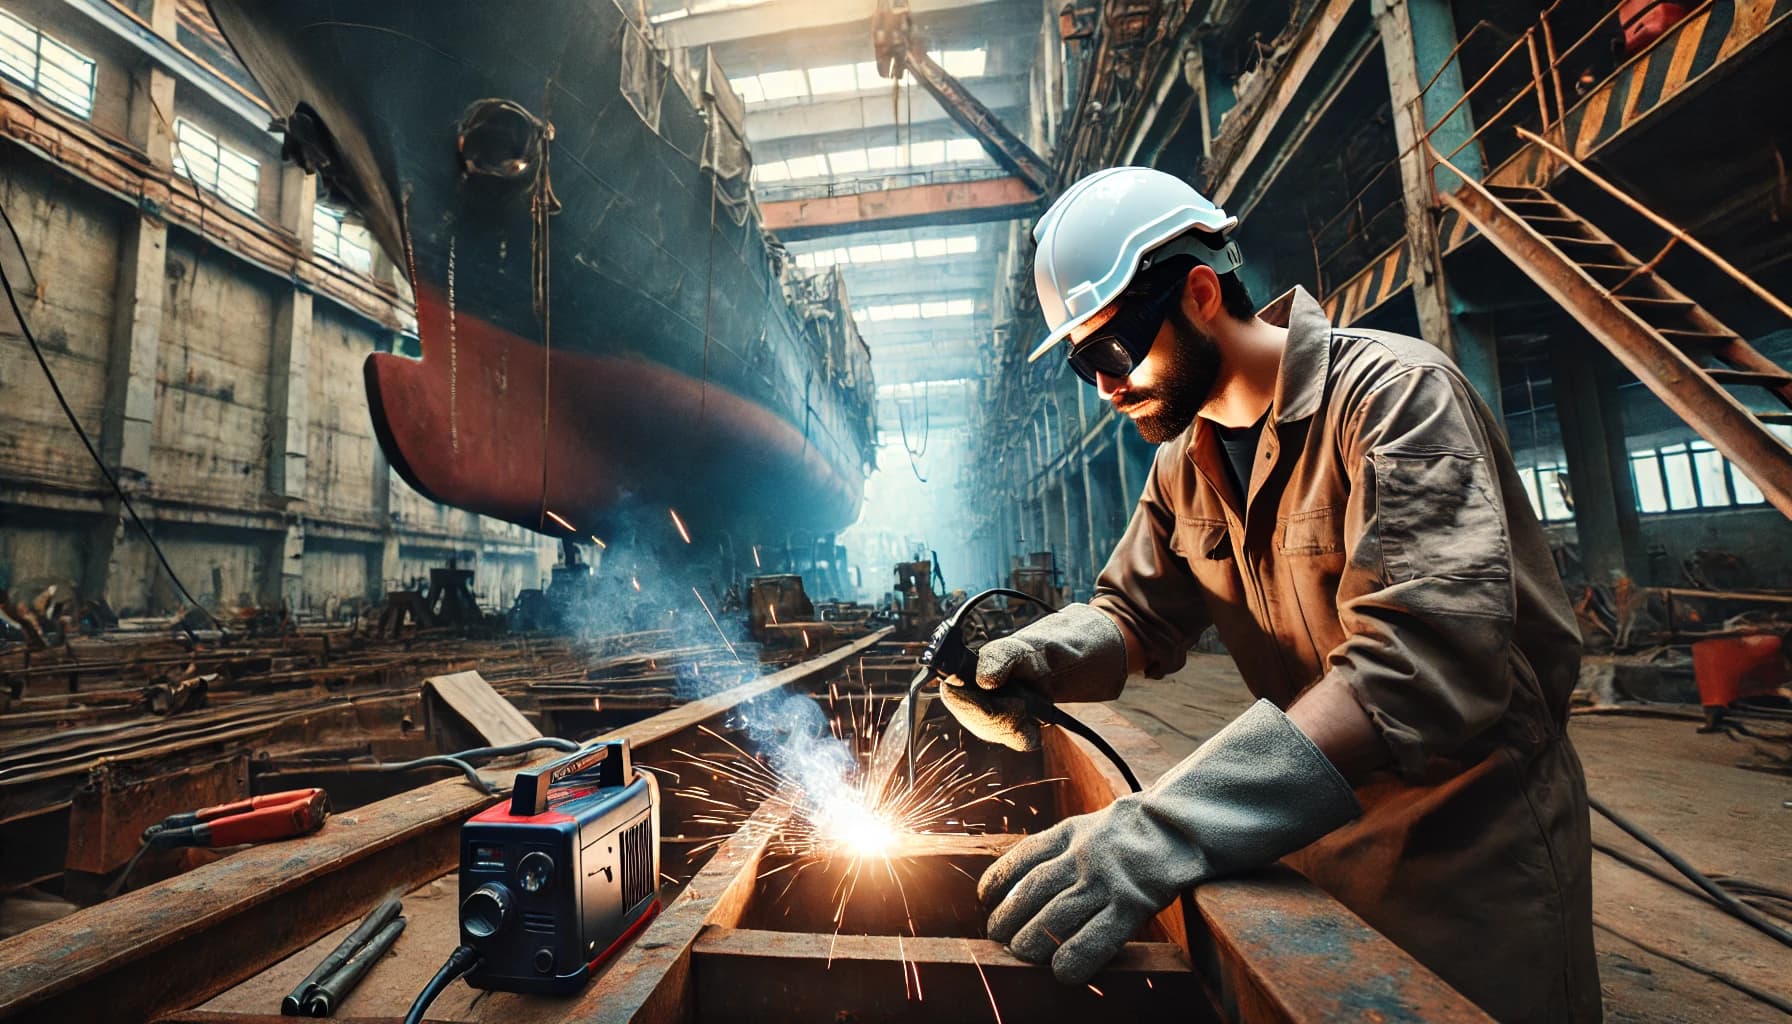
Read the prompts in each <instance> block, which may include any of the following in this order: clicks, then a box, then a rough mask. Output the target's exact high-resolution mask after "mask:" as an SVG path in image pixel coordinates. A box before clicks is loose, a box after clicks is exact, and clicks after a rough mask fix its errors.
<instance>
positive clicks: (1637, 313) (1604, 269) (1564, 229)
mask: <svg viewBox="0 0 1792 1024" xmlns="http://www.w3.org/2000/svg"><path fill="white" fill-rule="evenodd" d="M1440 198H1441V199H1442V200H1443V201H1444V202H1445V203H1447V204H1448V205H1450V206H1451V207H1453V208H1454V209H1456V210H1457V211H1458V212H1459V213H1461V214H1462V216H1464V217H1465V218H1467V219H1468V221H1469V223H1471V224H1473V225H1474V226H1475V227H1476V229H1478V230H1479V231H1480V232H1481V234H1482V235H1483V236H1485V237H1486V238H1487V240H1488V241H1489V242H1491V243H1493V246H1494V248H1496V249H1498V250H1499V251H1500V252H1502V253H1504V254H1505V255H1506V256H1507V257H1508V258H1510V259H1511V260H1512V261H1513V262H1514V263H1516V264H1517V265H1518V268H1519V269H1520V270H1522V271H1523V272H1524V273H1525V275H1526V276H1527V277H1529V278H1530V279H1531V280H1532V281H1533V282H1535V283H1536V284H1537V286H1538V287H1539V288H1542V289H1543V291H1544V292H1545V293H1547V294H1548V295H1549V296H1550V297H1551V298H1553V299H1555V300H1556V302H1558V303H1560V304H1561V306H1562V308H1563V309H1565V310H1567V311H1568V313H1569V314H1570V315H1572V316H1573V317H1574V318H1575V319H1576V320H1577V321H1579V322H1580V324H1581V326H1583V327H1585V328H1586V330H1587V331H1588V333H1590V334H1592V335H1593V337H1595V338H1597V339H1598V340H1599V342H1600V343H1601V344H1603V345H1604V346H1605V347H1606V348H1607V349H1609V350H1610V351H1611V353H1612V354H1613V355H1614V356H1617V357H1618V361H1619V362H1621V363H1623V364H1624V366H1625V367H1626V368H1628V369H1629V370H1630V372H1631V373H1633V374H1635V375H1636V378H1637V379H1638V380H1640V381H1642V382H1643V383H1644V384H1645V385H1647V386H1648V388H1649V390H1650V391H1653V392H1654V393H1655V395H1656V397H1657V398H1660V399H1661V400H1662V402H1663V403H1665V404H1666V405H1667V406H1668V408H1670V409H1672V410H1673V411H1674V412H1675V413H1676V414H1677V415H1679V417H1680V418H1681V419H1683V420H1685V421H1686V423H1687V425H1688V426H1691V427H1692V428H1693V430H1695V431H1697V432H1698V434H1699V436H1700V437H1703V438H1704V439H1705V440H1707V441H1709V442H1710V443H1711V446H1712V447H1714V448H1716V449H1717V450H1718V451H1719V452H1721V453H1722V454H1723V456H1724V457H1725V458H1727V459H1729V460H1730V461H1731V462H1732V463H1734V464H1735V465H1736V468H1737V469H1739V470H1741V471H1742V473H1743V475H1745V476H1747V477H1748V478H1749V480H1751V481H1752V482H1753V483H1754V485H1755V486H1756V487H1758V488H1760V490H1761V493H1762V494H1763V495H1765V496H1766V497H1767V500H1768V501H1769V502H1771V503H1772V504H1773V506H1774V507H1775V508H1777V509H1779V510H1780V511H1781V512H1783V513H1785V514H1786V515H1787V516H1792V447H1788V446H1787V445H1786V444H1785V443H1784V442H1782V441H1781V440H1780V439H1779V438H1778V437H1776V436H1774V434H1773V433H1772V432H1771V431H1769V430H1768V429H1767V427H1768V425H1769V424H1792V411H1785V412H1777V411H1776V412H1764V413H1757V412H1754V411H1751V410H1750V409H1749V408H1748V407H1747V406H1745V405H1743V404H1742V403H1741V402H1740V401H1738V400H1737V399H1736V396H1734V395H1732V394H1731V393H1730V391H1729V390H1728V386H1742V387H1756V388H1763V389H1765V390H1767V391H1768V393H1770V394H1771V395H1773V396H1774V397H1775V398H1776V399H1778V400H1779V402H1780V403H1781V404H1782V405H1784V406H1786V408H1787V410H1792V373H1788V372H1787V371H1786V370H1785V369H1784V368H1782V367H1780V366H1779V365H1778V364H1776V363H1774V362H1773V361H1772V360H1770V359H1768V358H1767V357H1766V356H1763V355H1762V354H1761V353H1759V352H1757V351H1755V349H1754V348H1753V347H1751V346H1750V345H1749V344H1748V342H1746V341H1744V340H1743V339H1742V337H1741V335H1738V334H1737V333H1736V332H1735V331H1732V330H1730V329H1729V328H1728V327H1725V326H1724V325H1723V323H1722V322H1720V321H1719V320H1718V319H1717V318H1716V317H1714V316H1712V315H1711V314H1710V312H1708V311H1707V310H1705V309H1704V308H1703V307H1701V306H1700V305H1699V304H1698V303H1696V302H1694V301H1692V300H1691V299H1689V298H1687V297H1686V295H1685V294H1683V293H1682V292H1680V291H1679V290H1678V289H1676V288H1674V287H1673V286H1672V285H1670V284H1669V283H1668V282H1667V281H1665V280H1663V279H1662V277H1661V275H1659V274H1657V273H1656V272H1655V269H1654V267H1653V266H1651V265H1649V264H1646V263H1644V262H1643V261H1642V260H1639V259H1637V258H1636V257H1635V256H1634V255H1632V254H1631V253H1630V252H1629V251H1628V250H1626V249H1625V248H1624V247H1623V246H1621V245H1619V244H1618V243H1617V242H1614V241H1613V240H1612V239H1611V237H1610V236H1608V235H1606V234H1605V232H1603V231H1601V230H1599V228H1598V227H1596V226H1595V225H1594V224H1592V223H1591V222H1590V221H1588V220H1587V219H1586V218H1585V217H1582V216H1580V215H1579V214H1577V213H1575V212H1574V211H1573V210H1571V209H1569V208H1568V207H1566V206H1564V205H1563V204H1562V203H1561V201H1560V200H1558V199H1556V198H1555V197H1554V196H1552V195H1550V194H1549V193H1548V192H1546V191H1544V190H1543V189H1541V188H1536V187H1532V186H1511V185H1485V184H1482V183H1481V182H1477V181H1464V183H1463V185H1462V187H1461V188H1459V189H1456V190H1455V191H1445V192H1441V194H1440Z"/></svg>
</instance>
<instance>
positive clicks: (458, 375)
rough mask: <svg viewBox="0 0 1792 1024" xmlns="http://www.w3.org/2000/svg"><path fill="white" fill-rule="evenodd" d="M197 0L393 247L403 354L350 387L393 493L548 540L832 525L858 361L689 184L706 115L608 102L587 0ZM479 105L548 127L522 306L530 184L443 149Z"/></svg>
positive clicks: (857, 415) (669, 93)
mask: <svg viewBox="0 0 1792 1024" xmlns="http://www.w3.org/2000/svg"><path fill="white" fill-rule="evenodd" d="M211 6H212V10H213V13H214V16H215V17H216V18H217V21H218V23H219V26H220V27H221V28H222V29H223V31H224V33H225V35H226V37H227V38H229V40H230V41H231V43H232V45H233V47H234V48H235V49H236V50H237V53H238V55H239V56H240V57H241V59H242V60H243V62H244V64H245V65H246V66H247V67H248V68H249V70H250V71H251V72H252V73H253V74H254V75H255V77H256V79H257V80H258V81H259V82H261V83H262V86H263V88H264V89H266V90H267V92H268V94H269V97H270V100H271V101H272V102H273V104H274V106H275V107H276V109H277V110H281V111H290V110H292V109H293V108H294V106H295V105H296V104H297V103H299V102H301V101H303V102H305V103H307V104H309V105H310V106H311V107H313V108H314V109H316V110H317V111H318V113H319V114H320V115H321V118H322V120H323V122H324V123H325V125H326V126H327V127H328V128H329V130H330V131H331V133H332V134H333V136H334V138H335V140H336V143H337V147H338V149H339V151H340V156H341V157H342V159H343V163H344V165H345V171H346V177H347V178H348V179H349V181H350V183H351V185H352V189H351V190H352V191H353V192H354V193H356V198H357V203H358V205H359V206H360V207H361V208H362V211H363V213H364V214H365V215H366V216H367V218H368V221H369V224H370V225H371V226H372V228H373V230H374V232H375V234H376V236H377V237H378V238H379V240H380V242H381V244H382V245H383V247H384V248H385V249H386V250H387V252H388V253H389V254H391V255H392V257H393V259H394V260H395V261H397V262H399V263H400V265H408V266H409V267H410V276H411V279H412V284H413V287H414V289H415V291H416V295H417V298H418V330H419V334H420V335H421V339H422V345H423V357H422V359H421V360H410V359H406V358H404V357H402V356H394V355H374V356H372V357H370V358H369V360H368V362H367V366H366V380H367V386H368V397H369V404H370V407H371V408H372V410H373V416H374V421H375V426H376V431H377V433H378V435H379V438H380V442H381V445H382V447H383V448H384V449H385V451H386V454H387V456H388V458H389V459H390V461H391V463H392V465H393V466H394V467H395V468H396V469H397V470H398V472H399V473H400V474H401V475H402V476H403V477H404V478H405V480H406V481H407V482H409V483H410V484H411V485H412V486H414V487H416V488H417V489H418V490H419V491H421V492H423V493H424V494H426V495H427V496H429V497H431V498H434V499H436V500H438V501H442V502H445V503H448V504H451V505H456V506H459V507H462V508H467V509H472V510H474V511H478V512H481V513H484V514H487V515H491V516H495V517H497V518H501V519H506V520H509V521H511V522H516V523H521V524H523V525H525V526H528V527H531V528H545V532H549V533H557V532H561V531H559V530H558V528H556V527H555V526H554V525H553V524H552V522H551V521H548V522H545V523H544V522H543V516H542V513H543V510H544V509H545V510H551V511H554V512H556V513H558V514H560V515H561V516H563V517H565V518H567V519H568V520H570V521H572V522H573V523H575V524H576V525H577V526H579V527H580V528H581V530H583V531H588V532H594V531H598V530H607V529H613V528H616V527H618V526H620V525H621V524H620V523H619V522H618V521H617V520H618V519H619V518H621V517H622V516H623V515H625V514H627V512H626V511H625V510H627V509H632V508H633V507H635V506H642V507H651V506H656V505H670V506H672V507H676V508H679V509H680V511H681V514H683V515H685V517H686V519H687V520H688V521H690V522H691V524H692V526H693V527H698V528H713V529H718V530H723V529H725V530H729V531H731V532H734V533H735V534H737V535H739V536H772V535H776V534H782V533H784V532H785V531H793V532H804V531H810V532H828V531H832V530H837V529H839V528H842V527H844V526H846V525H848V524H849V523H850V522H851V521H852V520H853V518H855V517H856V515H857V513H858V509H859V506H860V504H861V502H862V500H863V485H864V474H865V471H866V469H867V466H868V461H869V460H868V456H869V453H870V450H871V449H870V444H871V441H872V425H871V422H870V409H869V406H870V384H869V379H868V378H869V374H868V372H867V373H865V374H864V375H863V376H864V378H865V379H864V380H862V381H860V382H859V383H858V386H857V387H856V388H850V387H847V386H846V385H845V384H844V382H843V381H842V380H841V379H840V377H839V376H838V374H837V373H835V372H831V371H830V370H829V368H828V366H827V359H826V357H825V355H824V351H823V350H824V348H825V344H826V343H825V342H824V341H823V340H821V337H820V336H819V335H818V334H817V333H816V331H815V330H814V328H813V327H812V326H810V325H808V324H805V323H804V322H803V319H802V315H801V314H800V313H799V312H798V311H797V310H795V309H793V307H792V304H791V303H790V302H789V301H787V300H786V298H785V295H784V290H783V285H782V284H781V282H780V280H779V278H778V276H777V273H776V272H775V270H774V268H773V266H772V256H771V253H770V252H769V251H768V247H767V245H766V243H765V240H764V238H763V236H762V235H761V233H760V230H759V227H758V224H757V220H756V216H755V215H752V214H750V215H749V216H748V217H747V219H746V223H745V224H742V225H736V224H735V223H734V222H733V220H732V219H731V218H730V217H729V215H728V211H727V209H726V207H725V206H724V205H723V204H721V203H719V202H718V201H716V200H715V199H714V197H713V193H712V188H711V178H710V175H709V174H708V173H707V172H705V171H704V170H702V169H701V167H700V164H699V156H700V154H701V152H702V145H703V138H704V133H705V131H706V125H705V122H704V120H703V119H702V117H700V116H699V114H698V112H697V111H696V109H695V108H694V107H693V106H692V104H691V102H690V101H689V100H688V99H687V97H686V96H685V94H684V92H683V91H682V90H681V89H680V87H679V86H678V85H677V84H676V82H673V81H670V80H668V82H667V83H666V86H665V90H664V96H663V100H662V109H661V116H660V131H659V132H658V133H656V132H654V131H652V130H651V129H650V128H649V127H648V126H647V125H646V124H645V123H644V122H643V121H642V119H641V118H640V117H639V116H638V115H637V114H636V112H635V110H634V108H633V107H632V106H630V104H629V103H628V101H627V99H626V98H625V97H624V96H623V95H622V93H621V91H620V88H619V83H620V71H619V66H620V64H621V59H620V54H621V46H622V41H623V37H624V33H625V32H626V31H629V29H628V28H627V27H626V18H625V16H624V15H623V14H622V13H621V11H620V10H619V9H618V8H617V7H616V6H615V5H614V3H613V2H612V0H583V2H580V0H556V2H544V3H532V4H528V5H522V6H515V5H509V4H493V3H485V2H474V0H448V2H438V3H396V2H395V3H377V4H357V5H339V4H335V3H331V2H329V0H212V2H211ZM350 11H352V12H353V13H352V15H351V14H350V13H349V12H350ZM494 97H497V98H504V99H509V100H513V101H515V102H517V103H520V104H522V105H523V106H525V107H527V108H528V109H529V110H530V111H532V112H533V113H535V114H536V116H538V117H541V118H543V119H545V120H547V121H549V122H551V123H552V124H553V125H554V129H555V140H554V142H553V144H552V147H551V150H550V154H551V155H550V159H549V161H548V163H547V172H548V175H549V180H550V181H551V185H552V189H553V193H554V194H555V196H556V197H557V198H558V200H559V202H560V204H561V209H560V212H559V213H558V214H557V215H555V216H553V217H551V218H549V219H548V233H547V241H546V244H545V245H544V246H542V252H543V253H544V255H545V258H546V263H547V270H548V274H547V280H548V289H547V296H548V301H547V304H546V311H547V314H548V315H547V316H545V317H543V316H539V315H537V312H536V303H535V288H534V275H533V271H532V264H533V258H534V250H533V248H532V246H534V245H535V243H536V240H537V239H536V236H537V229H536V224H535V218H534V217H533V216H532V213H531V198H532V195H531V192H530V190H529V188H528V187H527V186H523V185H511V184H506V183H499V182H494V181H491V180H488V179H479V178H473V179H469V178H467V177H466V176H464V175H463V174H462V172H461V169H460V166H459V164H458V162H457V160H456V154H455V135H456V126H457V124H458V123H459V122H460V120H461V118H462V116H463V114H464V113H465V112H466V110H467V109H468V108H469V106H470V105H472V104H473V103H475V102H476V101H478V100H481V99H487V98H494ZM544 362H545V366H544ZM835 362H836V364H838V362H839V360H838V359H836V360H835ZM544 406H545V408H546V411H547V414H546V416H545V419H544V416H543V409H544ZM544 423H545V426H544ZM544 430H545V433H544ZM544 457H545V460H546V462H545V467H546V475H545V487H544V476H543V465H544V463H543V460H544Z"/></svg>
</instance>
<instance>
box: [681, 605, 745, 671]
mask: <svg viewBox="0 0 1792 1024" xmlns="http://www.w3.org/2000/svg"><path fill="white" fill-rule="evenodd" d="M691 593H692V594H694V595H696V598H697V603H698V604H700V605H702V606H703V614H705V615H707V616H709V622H710V625H712V626H714V627H716V635H717V636H719V637H721V638H722V646H724V647H726V648H728V653H729V654H732V655H734V660H735V663H736V664H743V662H741V660H740V652H739V651H737V650H735V649H734V645H733V644H731V643H729V642H728V634H727V633H724V632H722V624H721V623H720V622H717V621H716V613H715V612H712V611H710V610H709V602H708V601H705V600H703V592H702V591H700V590H698V589H697V588H696V587H692V588H691Z"/></svg>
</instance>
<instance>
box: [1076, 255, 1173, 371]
mask: <svg viewBox="0 0 1792 1024" xmlns="http://www.w3.org/2000/svg"><path fill="white" fill-rule="evenodd" d="M1184 280H1185V278H1184V277H1183V276H1182V275H1175V276H1174V277H1173V278H1172V279H1171V281H1170V282H1169V283H1168V284H1167V285H1165V286H1164V288H1163V290H1162V291H1160V292H1159V293H1158V294H1157V295H1155V296H1153V297H1150V298H1146V297H1143V296H1139V295H1136V294H1135V295H1122V296H1121V297H1120V308H1119V311H1118V312H1116V313H1115V314H1114V315H1113V316H1112V317H1111V318H1109V319H1108V322H1107V323H1105V324H1102V325H1101V329H1100V330H1098V331H1096V332H1095V333H1094V334H1091V335H1089V336H1088V337H1087V338H1084V339H1083V340H1082V341H1079V342H1077V343H1076V344H1075V345H1072V346H1071V347H1070V354H1069V355H1067V356H1066V357H1065V358H1066V359H1067V360H1069V362H1070V368H1071V369H1072V370H1075V371H1076V375H1077V376H1078V377H1081V378H1083V380H1084V381H1085V382H1087V383H1089V384H1095V375H1096V374H1097V373H1105V374H1107V375H1108V376H1110V377H1125V376H1127V375H1128V374H1130V373H1132V371H1133V368H1134V367H1136V366H1138V365H1139V364H1140V363H1142V362H1144V361H1145V356H1146V355H1147V354H1148V353H1149V352H1150V351H1151V346H1152V344H1153V343H1154V342H1156V341H1157V332H1158V331H1159V330H1160V329H1161V328H1162V327H1163V325H1164V315H1165V313H1167V312H1168V310H1169V308H1170V303H1171V302H1172V301H1174V300H1175V299H1176V297H1177V296H1178V295H1180V294H1181V293H1182V283H1183V281H1184Z"/></svg>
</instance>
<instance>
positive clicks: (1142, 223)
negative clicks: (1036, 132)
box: [1027, 167, 1244, 362]
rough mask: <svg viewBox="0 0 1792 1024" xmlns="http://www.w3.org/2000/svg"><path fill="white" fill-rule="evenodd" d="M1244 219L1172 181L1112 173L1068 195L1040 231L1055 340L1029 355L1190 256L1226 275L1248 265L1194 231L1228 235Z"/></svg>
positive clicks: (1037, 272) (1037, 258)
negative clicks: (1150, 273)
mask: <svg viewBox="0 0 1792 1024" xmlns="http://www.w3.org/2000/svg"><path fill="white" fill-rule="evenodd" d="M1237 226H1238V218H1237V217H1228V216H1226V211H1224V210H1222V209H1220V208H1219V207H1217V206H1215V205H1213V203H1212V202H1210V201H1209V200H1208V199H1207V197H1206V196H1203V195H1202V194H1201V193H1199V192H1196V191H1195V190H1194V189H1193V188H1192V187H1190V186H1189V184H1188V183H1187V182H1185V181H1183V180H1182V179H1180V178H1177V177H1175V176H1173V175H1169V174H1165V173H1164V172H1162V171H1157V170H1152V169H1151V168H1149V167H1110V168H1108V169H1107V170H1105V171H1096V172H1095V173H1094V174H1091V175H1089V176H1088V177H1086V178H1084V179H1082V180H1081V181H1079V182H1077V183H1076V184H1074V185H1072V186H1070V188H1069V189H1067V190H1065V192H1064V194H1063V195H1061V196H1059V197H1058V201H1057V202H1055V203H1053V204H1052V206H1051V209H1049V210H1047V211H1045V216H1043V217H1041V218H1039V223H1038V224H1036V225H1034V227H1033V241H1034V242H1036V243H1037V244H1038V251H1037V252H1036V253H1035V254H1034V257H1033V284H1034V286H1035V287H1037V288H1038V289H1039V309H1040V311H1041V312H1042V313H1044V314H1045V320H1046V323H1048V324H1050V325H1051V330H1052V332H1051V334H1050V335H1049V336H1048V337H1047V338H1046V339H1045V341H1043V342H1041V343H1040V345H1039V347H1038V348H1036V349H1034V350H1033V354H1032V355H1030V356H1028V357H1027V361H1028V362H1032V361H1033V360H1035V359H1038V358H1039V357H1040V356H1042V355H1044V354H1046V353H1047V352H1049V351H1051V348H1052V346H1054V345H1056V344H1057V343H1058V342H1060V341H1063V340H1064V339H1065V338H1066V337H1068V336H1069V335H1070V332H1071V331H1072V330H1074V329H1075V328H1076V327H1077V325H1079V324H1081V323H1082V322H1083V321H1085V320H1087V319H1089V318H1090V317H1092V316H1094V315H1095V313H1096V311H1098V310H1100V309H1101V308H1102V307H1103V306H1106V305H1107V304H1108V303H1110V302H1112V301H1114V300H1115V299H1116V298H1119V296H1120V293H1121V292H1124V291H1125V290H1126V287H1127V285H1129V284H1131V283H1132V279H1133V278H1134V277H1135V276H1137V274H1138V272H1139V271H1140V270H1143V269H1145V268H1147V267H1150V266H1152V265H1154V264H1156V263H1159V262H1162V261H1163V260H1164V259H1166V258H1168V257H1170V256H1173V255H1181V254H1187V255H1191V256H1194V257H1195V258H1196V259H1199V260H1200V261H1201V262H1202V263H1205V264H1207V265H1208V266H1209V267H1212V268H1213V271H1214V273H1216V274H1226V273H1230V272H1232V271H1234V270H1237V269H1238V268H1239V267H1240V266H1242V265H1243V264H1244V256H1243V255H1242V254H1241V253H1240V252H1239V250H1238V245H1237V243H1234V242H1228V243H1227V244H1226V245H1225V247H1224V248H1221V249H1211V248H1209V247H1207V246H1206V245H1203V244H1202V243H1201V242H1200V240H1199V239H1197V238H1195V237H1194V236H1193V235H1190V234H1189V232H1190V231H1192V230H1194V229H1197V228H1198V229H1200V230H1203V231H1208V232H1212V233H1213V234H1216V235H1222V236H1223V235H1224V234H1225V233H1226V232H1228V231H1231V230H1232V229H1233V228H1234V227H1237Z"/></svg>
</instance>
